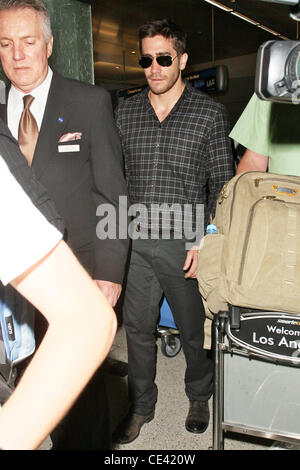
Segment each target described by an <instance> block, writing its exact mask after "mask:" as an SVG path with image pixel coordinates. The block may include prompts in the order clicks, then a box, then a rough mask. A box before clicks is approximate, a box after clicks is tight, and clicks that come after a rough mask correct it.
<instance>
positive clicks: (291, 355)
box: [213, 306, 300, 450]
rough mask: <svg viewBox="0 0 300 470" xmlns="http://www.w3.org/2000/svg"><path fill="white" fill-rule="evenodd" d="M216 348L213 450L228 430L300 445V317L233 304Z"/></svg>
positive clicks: (218, 320) (216, 335) (220, 323)
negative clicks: (234, 305)
mask: <svg viewBox="0 0 300 470" xmlns="http://www.w3.org/2000/svg"><path fill="white" fill-rule="evenodd" d="M213 348H214V361H215V372H214V400H213V449H214V450H222V449H224V433H225V432H226V431H230V432H233V433H240V434H247V435H251V436H257V437H262V438H264V439H271V440H276V441H281V442H288V443H294V444H295V443H297V445H299V444H300V394H299V390H300V370H299V368H300V315H290V314H286V313H283V312H266V311H263V312H262V311H258V310H251V311H250V310H249V309H248V310H246V309H242V308H239V307H233V306H231V307H230V309H229V312H219V314H218V315H216V317H215V319H214V327H213Z"/></svg>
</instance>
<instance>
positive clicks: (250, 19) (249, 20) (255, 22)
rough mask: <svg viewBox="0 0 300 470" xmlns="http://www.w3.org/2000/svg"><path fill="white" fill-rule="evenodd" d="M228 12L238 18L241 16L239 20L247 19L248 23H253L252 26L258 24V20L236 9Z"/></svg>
mask: <svg viewBox="0 0 300 470" xmlns="http://www.w3.org/2000/svg"><path fill="white" fill-rule="evenodd" d="M230 13H231V14H232V15H234V16H237V17H238V18H241V20H244V21H247V22H248V23H251V24H254V26H258V25H259V22H258V21H255V20H253V19H252V18H249V17H248V16H245V15H242V13H239V12H238V11H231V12H230Z"/></svg>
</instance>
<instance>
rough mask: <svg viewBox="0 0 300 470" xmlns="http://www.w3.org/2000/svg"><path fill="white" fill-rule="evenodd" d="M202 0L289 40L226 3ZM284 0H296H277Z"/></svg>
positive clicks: (279, 0) (284, 0)
mask: <svg viewBox="0 0 300 470" xmlns="http://www.w3.org/2000/svg"><path fill="white" fill-rule="evenodd" d="M204 1H205V2H206V3H210V4H211V5H213V6H215V7H217V8H221V9H222V10H224V11H226V12H227V13H231V14H232V15H234V16H236V17H237V18H240V19H241V20H243V21H247V23H250V24H253V25H254V26H257V27H258V28H260V29H263V30H264V31H267V32H268V33H270V34H273V35H274V36H277V37H278V38H280V39H285V40H289V38H287V37H286V36H283V35H282V34H280V33H279V32H278V31H274V29H271V28H268V27H267V26H265V25H263V24H261V23H260V22H259V21H256V20H254V19H252V18H249V16H246V15H243V14H242V13H240V12H239V11H237V10H234V9H233V8H230V7H228V6H226V5H224V4H223V3H221V2H218V1H217V0H204ZM231 1H232V0H231ZM267 1H273V0H267ZM286 1H287V2H289V1H291V2H293V1H296V0H278V3H280V2H282V3H284V2H286ZM297 2H298V0H297Z"/></svg>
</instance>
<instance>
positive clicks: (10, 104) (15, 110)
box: [7, 67, 53, 140]
mask: <svg viewBox="0 0 300 470" xmlns="http://www.w3.org/2000/svg"><path fill="white" fill-rule="evenodd" d="M52 75H53V72H52V70H51V69H50V67H48V74H47V76H46V78H45V80H44V81H43V83H41V84H40V85H39V86H38V87H37V88H35V89H34V90H32V91H31V92H30V93H23V92H22V91H20V90H17V89H16V88H15V87H14V86H13V85H11V88H10V91H9V94H8V101H7V125H8V128H9V130H10V132H11V133H12V135H13V136H14V138H15V139H17V140H18V129H19V121H20V118H21V114H22V111H23V108H24V103H23V96H25V95H31V96H34V98H35V99H34V101H33V102H32V105H31V106H30V111H31V112H32V114H33V116H34V117H35V120H36V122H37V125H38V129H39V130H40V128H41V125H42V120H43V116H44V112H45V107H46V103H47V98H48V93H49V89H50V85H51V80H52Z"/></svg>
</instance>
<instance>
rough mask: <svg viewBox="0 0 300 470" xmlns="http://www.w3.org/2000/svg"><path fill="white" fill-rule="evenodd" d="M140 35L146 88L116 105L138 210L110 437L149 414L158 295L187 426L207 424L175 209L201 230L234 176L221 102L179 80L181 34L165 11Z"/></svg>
mask: <svg viewBox="0 0 300 470" xmlns="http://www.w3.org/2000/svg"><path fill="white" fill-rule="evenodd" d="M139 40H140V52H141V58H140V60H139V63H140V65H141V67H142V68H143V69H144V72H145V77H146V80H147V82H148V85H149V87H148V88H147V89H146V90H144V91H143V92H142V93H140V94H138V95H135V96H133V97H131V98H130V99H127V100H125V101H124V102H122V103H121V104H120V105H119V106H118V108H117V111H116V120H117V125H118V128H119V132H120V135H121V141H122V146H123V153H124V157H125V169H126V177H127V184H128V189H129V198H130V200H131V202H132V203H133V204H136V205H138V206H135V207H140V208H142V209H143V210H141V211H140V216H139V217H138V223H137V224H136V227H135V230H134V232H133V233H132V238H133V240H132V254H131V260H130V266H129V271H128V278H127V286H126V292H125V300H124V309H123V312H124V325H125V328H126V334H127V345H128V383H129V395H130V396H129V398H130V401H131V408H130V412H129V414H128V415H127V416H126V417H125V419H124V420H123V421H122V422H121V423H120V425H119V426H118V427H117V429H116V430H115V432H114V434H113V440H114V442H115V443H118V444H125V443H129V442H131V441H133V440H134V439H136V438H137V437H138V435H139V432H140V429H141V427H142V425H143V424H144V423H148V422H149V421H151V420H152V419H153V417H154V409H155V404H156V401H157V387H156V385H155V382H154V378H155V368H156V357H155V354H156V336H155V333H156V325H157V321H158V317H159V304H160V301H161V299H162V296H163V294H165V296H166V298H167V300H168V302H169V305H170V307H171V310H172V313H173V316H174V320H175V323H176V325H177V326H178V328H179V331H180V335H181V342H182V346H183V351H184V354H185V358H186V363H187V368H186V374H185V391H186V395H187V397H188V399H189V402H190V406H189V411H188V415H187V419H186V422H185V426H186V429H187V430H188V431H190V432H193V433H202V432H204V431H205V430H206V429H207V427H208V423H209V407H208V400H209V398H210V397H211V394H212V361H211V358H210V357H209V353H208V351H205V350H204V349H203V341H204V319H205V314H204V309H203V305H202V301H201V296H200V294H199V292H198V285H197V281H196V279H195V277H196V272H197V259H198V245H197V242H194V243H188V241H189V242H191V238H190V237H188V238H189V240H187V234H186V232H185V230H183V226H184V225H185V226H186V225H187V222H190V221H189V220H186V217H185V215H186V214H185V213H184V210H183V209H184V208H185V207H187V206H188V207H189V208H192V210H191V212H192V230H191V235H193V236H194V237H195V234H197V232H199V230H200V232H201V233H202V234H203V228H204V224H205V223H208V220H209V215H210V214H212V215H213V213H214V208H215V204H216V200H217V196H218V193H219V191H220V189H221V187H222V186H223V184H224V183H225V182H226V181H227V180H229V179H230V178H231V177H232V176H233V157H232V151H231V144H230V140H229V138H228V133H229V123H228V119H227V114H226V111H225V109H224V107H223V106H222V105H220V104H218V103H215V102H214V101H213V100H212V99H210V98H209V97H208V96H206V95H205V94H204V93H201V92H199V91H197V90H195V89H194V88H193V87H192V86H191V85H189V84H188V83H186V82H185V81H183V80H182V72H183V70H184V69H185V66H186V63H187V59H188V55H187V53H186V49H185V33H184V32H183V31H182V30H181V29H180V28H179V27H178V26H176V25H175V24H174V23H171V22H169V21H168V20H156V21H152V22H148V23H146V24H145V25H143V26H141V28H140V30H139ZM158 207H159V209H160V210H159V211H157V208H158ZM199 207H201V208H202V209H203V208H204V211H203V212H202V214H204V213H205V217H202V219H201V224H199V220H198V224H197V223H196V220H195V219H196V211H197V209H199ZM170 208H172V214H170ZM170 215H172V217H170ZM204 219H205V221H204ZM134 222H135V220H134V221H133V224H132V225H134ZM197 225H201V227H199V226H197ZM196 238H197V237H196ZM198 241H199V239H198ZM188 246H189V248H190V249H189V248H187V247H188Z"/></svg>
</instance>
